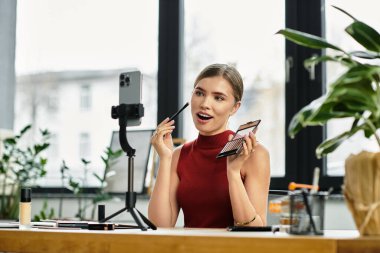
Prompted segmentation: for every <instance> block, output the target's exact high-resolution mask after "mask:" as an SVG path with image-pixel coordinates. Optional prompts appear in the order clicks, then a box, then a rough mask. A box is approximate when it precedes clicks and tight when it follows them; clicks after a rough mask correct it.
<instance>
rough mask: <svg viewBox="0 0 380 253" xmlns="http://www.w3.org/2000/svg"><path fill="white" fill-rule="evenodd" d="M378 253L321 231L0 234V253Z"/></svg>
mask: <svg viewBox="0 0 380 253" xmlns="http://www.w3.org/2000/svg"><path fill="white" fill-rule="evenodd" d="M3 251H11V252H51V253H53V252H70V253H75V252H127V251H128V252H133V253H138V252H144V253H146V252H168V253H169V252H170V253H171V252H207V253H209V252H228V253H232V252H233V253H235V252H237V253H239V252H260V253H271V252H276V253H280V252H281V253H288V252H289V253H301V252H309V253H313V252H316V253H335V252H380V237H365V238H363V237H359V234H358V232H357V231H343V230H340V231H325V235H324V236H293V235H288V234H286V233H276V234H273V233H271V232H227V231H225V230H222V229H183V228H181V229H179V228H175V229H158V230H157V231H146V232H143V231H139V230H115V231H88V230H47V229H33V230H28V231H22V230H17V229H1V230H0V252H3Z"/></svg>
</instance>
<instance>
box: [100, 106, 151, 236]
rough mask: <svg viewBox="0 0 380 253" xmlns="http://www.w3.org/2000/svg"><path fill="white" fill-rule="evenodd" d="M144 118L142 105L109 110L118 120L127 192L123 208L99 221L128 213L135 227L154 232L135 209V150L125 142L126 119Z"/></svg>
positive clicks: (146, 220)
mask: <svg viewBox="0 0 380 253" xmlns="http://www.w3.org/2000/svg"><path fill="white" fill-rule="evenodd" d="M142 116H144V107H143V105H142V104H128V105H126V104H120V105H119V106H112V108H111V117H112V118H113V119H117V118H118V119H119V126H120V129H119V141H120V146H121V148H122V149H123V151H124V152H125V153H126V154H127V156H128V191H127V192H126V193H125V207H124V208H122V209H120V210H119V211H117V212H116V213H114V214H111V215H110V216H108V217H106V218H104V219H102V220H100V222H106V221H107V220H109V219H112V218H113V217H115V216H116V215H119V214H120V213H122V212H124V211H127V212H129V213H130V214H131V215H132V217H133V219H134V221H135V222H136V224H137V227H138V228H140V229H141V230H143V231H146V230H148V228H151V229H153V230H156V229H157V227H156V226H155V225H154V224H153V223H152V222H151V221H150V220H149V219H148V218H146V217H145V216H144V215H143V214H142V213H141V212H140V211H139V210H137V209H136V208H135V204H136V192H134V191H133V172H134V157H135V153H136V150H135V149H133V148H132V147H131V146H130V145H129V143H128V140H127V119H128V118H130V119H138V118H141V117H142Z"/></svg>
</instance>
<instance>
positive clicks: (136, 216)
mask: <svg viewBox="0 0 380 253" xmlns="http://www.w3.org/2000/svg"><path fill="white" fill-rule="evenodd" d="M129 212H130V213H131V215H132V217H133V219H134V220H135V222H136V223H137V225H138V226H139V228H140V229H141V230H143V231H147V230H148V227H146V226H145V225H144V223H143V221H142V220H141V217H140V215H139V213H138V211H137V209H136V208H134V207H133V208H131V209H129Z"/></svg>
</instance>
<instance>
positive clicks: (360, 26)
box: [345, 21, 380, 53]
mask: <svg viewBox="0 0 380 253" xmlns="http://www.w3.org/2000/svg"><path fill="white" fill-rule="evenodd" d="M345 31H346V32H347V33H348V34H349V35H351V37H352V38H354V39H355V40H356V41H357V42H358V43H359V44H360V45H362V46H363V47H365V48H366V49H367V50H370V51H373V52H377V53H380V34H379V33H378V32H377V31H376V30H375V29H373V28H372V27H370V26H369V25H367V24H365V23H363V22H360V21H355V22H353V23H352V24H351V25H349V26H348V27H347V28H346V29H345Z"/></svg>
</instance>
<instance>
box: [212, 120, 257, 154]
mask: <svg viewBox="0 0 380 253" xmlns="http://www.w3.org/2000/svg"><path fill="white" fill-rule="evenodd" d="M260 122H261V120H259V119H258V120H255V121H250V122H248V123H246V124H244V125H241V126H240V127H239V128H238V130H237V131H236V133H235V135H234V137H233V138H232V139H231V140H230V141H229V142H227V143H226V145H225V146H224V147H223V149H222V151H220V153H219V154H218V155H217V156H216V158H221V157H226V156H230V155H236V154H238V153H239V152H240V151H241V150H242V149H243V142H244V136H245V135H247V134H248V133H249V132H251V131H252V132H254V133H256V129H257V126H258V125H259V124H260Z"/></svg>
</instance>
